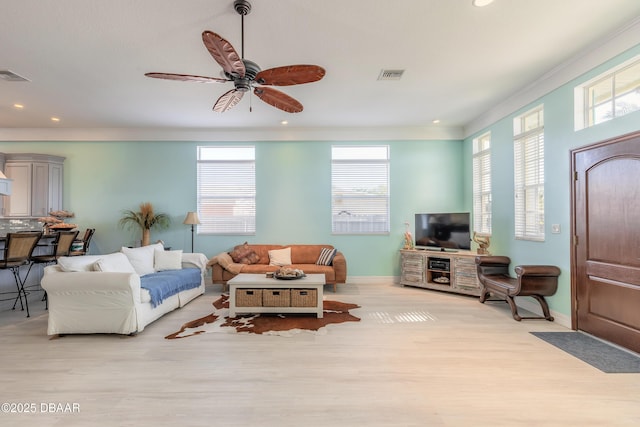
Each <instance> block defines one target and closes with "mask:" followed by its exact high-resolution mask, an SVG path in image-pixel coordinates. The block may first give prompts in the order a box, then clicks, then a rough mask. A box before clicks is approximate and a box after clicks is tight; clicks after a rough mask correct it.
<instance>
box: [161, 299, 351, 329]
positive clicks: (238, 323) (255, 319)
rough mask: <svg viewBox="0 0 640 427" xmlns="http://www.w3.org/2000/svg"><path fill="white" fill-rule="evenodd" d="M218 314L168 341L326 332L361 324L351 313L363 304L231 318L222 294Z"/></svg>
mask: <svg viewBox="0 0 640 427" xmlns="http://www.w3.org/2000/svg"><path fill="white" fill-rule="evenodd" d="M213 307H214V308H215V311H214V312H213V313H211V314H209V315H207V316H205V317H201V318H199V319H195V320H192V321H190V322H187V323H185V324H184V325H182V328H180V330H179V331H177V332H174V333H172V334H170V335H167V336H166V337H165V338H166V339H170V340H172V339H178V338H187V337H191V336H194V335H200V334H206V333H212V332H226V333H236V332H246V333H252V334H265V335H267V334H268V335H280V336H292V335H295V334H297V333H300V332H312V333H320V334H324V333H326V332H325V330H324V329H323V328H324V327H325V326H327V325H329V324H332V323H343V322H359V321H360V319H359V318H358V317H355V316H353V315H352V314H351V313H349V310H351V309H354V308H360V306H359V305H356V304H349V303H344V302H339V301H327V300H325V301H323V311H324V315H323V316H324V317H323V318H322V319H318V318H317V317H316V315H315V314H292V313H287V314H264V313H263V314H251V315H239V316H237V317H229V316H228V314H229V297H228V295H222V296H221V297H220V298H219V299H217V300H215V301H214V302H213Z"/></svg>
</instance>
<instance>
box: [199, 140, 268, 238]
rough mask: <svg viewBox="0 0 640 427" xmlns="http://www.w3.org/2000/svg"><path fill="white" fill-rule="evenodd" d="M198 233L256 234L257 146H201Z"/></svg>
mask: <svg viewBox="0 0 640 427" xmlns="http://www.w3.org/2000/svg"><path fill="white" fill-rule="evenodd" d="M197 162H198V173H197V175H198V177H197V180H198V183H197V186H198V217H199V219H200V224H199V225H198V234H255V231H256V161H255V147H253V146H242V147H198V161H197Z"/></svg>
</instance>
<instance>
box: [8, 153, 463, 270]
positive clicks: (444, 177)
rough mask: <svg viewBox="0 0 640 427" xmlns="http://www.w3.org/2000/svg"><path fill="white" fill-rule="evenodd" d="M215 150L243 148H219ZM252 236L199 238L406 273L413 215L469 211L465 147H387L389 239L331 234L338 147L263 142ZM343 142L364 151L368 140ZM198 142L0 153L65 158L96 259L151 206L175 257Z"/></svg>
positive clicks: (70, 198)
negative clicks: (303, 246) (298, 249)
mask: <svg viewBox="0 0 640 427" xmlns="http://www.w3.org/2000/svg"><path fill="white" fill-rule="evenodd" d="M211 144H236V145H245V144H244V143H225V142H215V143H214V142H212V143H211ZM254 144H255V146H256V176H257V182H256V186H257V196H256V198H257V200H256V203H257V206H256V210H257V214H256V228H257V232H256V235H255V236H238V235H235V236H234V235H231V236H213V235H200V236H196V240H195V250H196V251H197V252H203V253H205V254H206V255H207V256H213V255H216V254H217V253H219V252H222V251H227V250H229V249H230V248H232V247H233V246H234V245H237V244H239V243H243V242H244V241H245V240H247V241H249V242H250V243H279V244H287V243H305V242H307V243H328V244H333V245H334V246H336V247H337V248H339V249H340V250H341V251H342V252H344V253H345V256H346V257H347V261H348V269H349V271H348V273H349V275H350V276H395V275H399V257H398V249H400V247H401V246H402V243H403V233H404V230H405V226H404V222H405V221H409V222H410V223H411V229H413V215H414V214H415V213H416V212H429V211H448V210H455V211H460V210H462V209H463V206H464V198H463V185H464V177H463V176H462V175H461V170H460V168H461V166H460V165H461V164H462V161H463V156H464V153H463V150H462V148H463V144H462V141H389V142H375V144H389V146H390V147H391V188H390V194H391V233H390V234H389V235H384V236H373V235H367V236H353V235H348V236H334V235H331V216H330V206H331V198H330V191H331V190H330V189H331V146H332V145H333V144H336V143H334V142H292V141H276V142H273V141H269V142H267V141H257V142H255V143H254ZM341 144H353V145H363V144H366V143H363V142H354V143H350V142H343V143H341ZM198 145H203V143H197V142H185V141H176V142H116V141H107V142H14V143H8V142H3V143H0V152H7V153H11V152H14V153H16V152H35V153H46V154H55V155H60V156H64V157H66V161H65V175H64V179H65V182H64V208H65V209H67V210H70V211H73V212H75V214H76V218H74V219H73V221H74V222H76V223H78V224H79V226H80V228H81V229H84V228H86V227H95V228H96V229H97V231H96V235H95V237H94V243H93V245H92V252H93V253H108V252H112V251H116V250H119V249H120V247H121V246H122V245H132V244H134V243H135V240H137V239H139V238H140V237H139V236H137V235H135V236H134V235H132V234H131V233H130V232H128V231H126V230H121V229H119V228H118V226H117V223H118V219H119V218H120V216H121V213H122V210H123V209H133V210H135V209H137V207H138V205H139V204H140V203H141V202H146V201H148V202H151V203H152V204H153V205H154V207H155V208H156V210H157V211H159V212H165V213H167V214H169V215H170V216H171V217H172V220H173V225H172V227H171V228H170V229H169V230H167V231H152V236H151V238H152V241H155V240H156V239H163V240H164V241H165V244H166V245H167V246H171V247H172V248H174V249H185V250H190V247H191V233H190V228H189V227H188V226H186V225H183V224H182V221H183V219H184V216H185V214H186V212H187V211H190V210H195V209H196V147H197V146H198Z"/></svg>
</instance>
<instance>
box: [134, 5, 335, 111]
mask: <svg viewBox="0 0 640 427" xmlns="http://www.w3.org/2000/svg"><path fill="white" fill-rule="evenodd" d="M233 7H234V9H235V11H236V12H237V13H238V14H239V15H240V16H241V21H242V49H241V55H238V53H237V51H236V50H235V48H234V47H233V45H232V44H231V43H229V42H228V41H227V40H226V39H224V38H223V37H222V36H220V35H218V34H216V33H214V32H213V31H204V32H203V33H202V42H203V43H204V45H205V47H206V48H207V50H208V51H209V53H210V54H211V56H212V57H213V59H214V60H215V61H216V62H217V63H218V65H220V67H222V70H223V74H224V76H225V78H218V77H205V76H194V75H190V74H173V73H156V72H153V73H146V74H145V76H147V77H152V78H156V79H166V80H180V81H192V82H199V83H227V82H233V85H234V88H233V89H231V90H229V91H227V92H226V93H224V94H223V95H222V96H221V97H220V98H218V100H217V101H216V102H215V104H214V105H213V111H215V112H218V113H224V112H225V111H229V110H230V109H232V108H233V107H234V106H236V105H237V104H238V103H239V102H240V100H241V99H242V96H243V95H244V93H245V92H248V91H250V90H252V89H253V93H254V95H256V96H257V97H258V98H260V99H261V100H262V101H264V102H266V103H267V104H269V105H271V106H273V107H275V108H278V109H280V110H282V111H285V112H287V113H299V112H301V111H302V110H303V107H302V104H301V103H300V102H298V101H297V100H296V99H294V98H292V97H290V96H289V95H287V94H285V93H284V92H281V91H279V90H277V89H274V88H272V87H269V86H292V85H299V84H304V83H312V82H316V81H318V80H321V79H322V78H323V77H324V75H325V70H324V68H322V67H320V66H318V65H288V66H282V67H275V68H269V69H267V70H261V69H260V66H259V65H258V64H256V63H255V62H253V61H250V60H248V59H245V58H244V17H245V15H247V14H248V13H249V12H250V11H251V3H249V1H248V0H235V1H234V2H233Z"/></svg>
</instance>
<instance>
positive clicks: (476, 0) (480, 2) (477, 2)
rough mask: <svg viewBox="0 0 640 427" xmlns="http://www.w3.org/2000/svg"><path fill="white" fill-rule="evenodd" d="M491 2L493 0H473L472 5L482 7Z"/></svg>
mask: <svg viewBox="0 0 640 427" xmlns="http://www.w3.org/2000/svg"><path fill="white" fill-rule="evenodd" d="M491 3H493V0H473V5H474V6H476V7H484V6H488V5H490V4H491Z"/></svg>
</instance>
